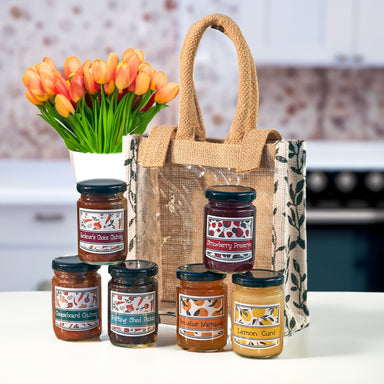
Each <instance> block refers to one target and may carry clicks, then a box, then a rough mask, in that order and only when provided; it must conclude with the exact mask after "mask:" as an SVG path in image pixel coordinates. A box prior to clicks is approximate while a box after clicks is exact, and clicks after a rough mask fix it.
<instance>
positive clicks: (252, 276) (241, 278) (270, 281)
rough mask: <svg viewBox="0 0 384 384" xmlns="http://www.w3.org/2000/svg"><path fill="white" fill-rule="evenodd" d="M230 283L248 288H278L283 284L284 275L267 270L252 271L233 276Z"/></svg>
mask: <svg viewBox="0 0 384 384" xmlns="http://www.w3.org/2000/svg"><path fill="white" fill-rule="evenodd" d="M232 282H233V283H234V284H237V285H240V286H243V287H250V288H266V287H278V286H280V285H282V284H283V283H284V275H283V274H282V273H280V272H277V271H271V270H268V269H252V270H250V271H248V272H245V273H242V274H240V273H235V274H233V275H232Z"/></svg>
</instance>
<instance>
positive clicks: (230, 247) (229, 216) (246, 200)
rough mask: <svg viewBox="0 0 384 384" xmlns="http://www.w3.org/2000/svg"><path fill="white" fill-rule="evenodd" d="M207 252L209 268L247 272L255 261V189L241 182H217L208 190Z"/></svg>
mask: <svg viewBox="0 0 384 384" xmlns="http://www.w3.org/2000/svg"><path fill="white" fill-rule="evenodd" d="M205 197H206V198H207V199H208V204H207V205H206V206H205V208H204V243H203V244H204V246H203V249H204V252H203V260H204V265H205V267H206V268H207V269H209V270H211V271H214V272H223V273H232V272H245V271H249V270H250V269H252V267H253V264H254V261H255V256H254V253H255V222H256V208H255V207H254V205H253V204H252V201H253V200H254V199H255V198H256V191H255V190H254V189H253V188H250V187H244V186H241V185H215V186H211V187H209V188H207V189H206V191H205Z"/></svg>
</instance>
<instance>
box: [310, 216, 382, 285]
mask: <svg viewBox="0 0 384 384" xmlns="http://www.w3.org/2000/svg"><path fill="white" fill-rule="evenodd" d="M307 239H308V242H307V244H308V254H307V258H308V289H309V290H311V291H369V292H384V277H383V271H384V211H379V210H371V209H366V210H347V209H340V210H320V209H319V210H308V214H307Z"/></svg>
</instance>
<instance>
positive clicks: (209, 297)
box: [176, 264, 228, 352]
mask: <svg viewBox="0 0 384 384" xmlns="http://www.w3.org/2000/svg"><path fill="white" fill-rule="evenodd" d="M176 276H177V278H178V279H179V280H180V283H179V285H178V286H177V287H176V293H177V310H176V314H177V344H178V345H179V346H180V347H182V348H183V349H186V350H188V351H195V352H199V351H218V350H220V349H222V348H224V347H225V345H226V344H227V316H228V311H227V286H226V285H225V283H224V281H223V279H224V278H225V275H224V274H222V273H215V272H211V271H208V270H207V269H206V268H205V267H204V265H203V264H186V265H183V266H181V267H179V268H177V270H176Z"/></svg>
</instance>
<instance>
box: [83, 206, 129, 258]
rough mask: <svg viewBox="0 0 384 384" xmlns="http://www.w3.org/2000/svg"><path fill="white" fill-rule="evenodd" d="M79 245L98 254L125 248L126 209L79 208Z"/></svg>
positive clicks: (84, 249)
mask: <svg viewBox="0 0 384 384" xmlns="http://www.w3.org/2000/svg"><path fill="white" fill-rule="evenodd" d="M79 246H80V249H82V250H83V251H87V252H90V253H97V254H106V253H115V252H119V251H121V250H123V249H124V209H109V210H107V209H105V210H98V209H84V208H80V209H79Z"/></svg>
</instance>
